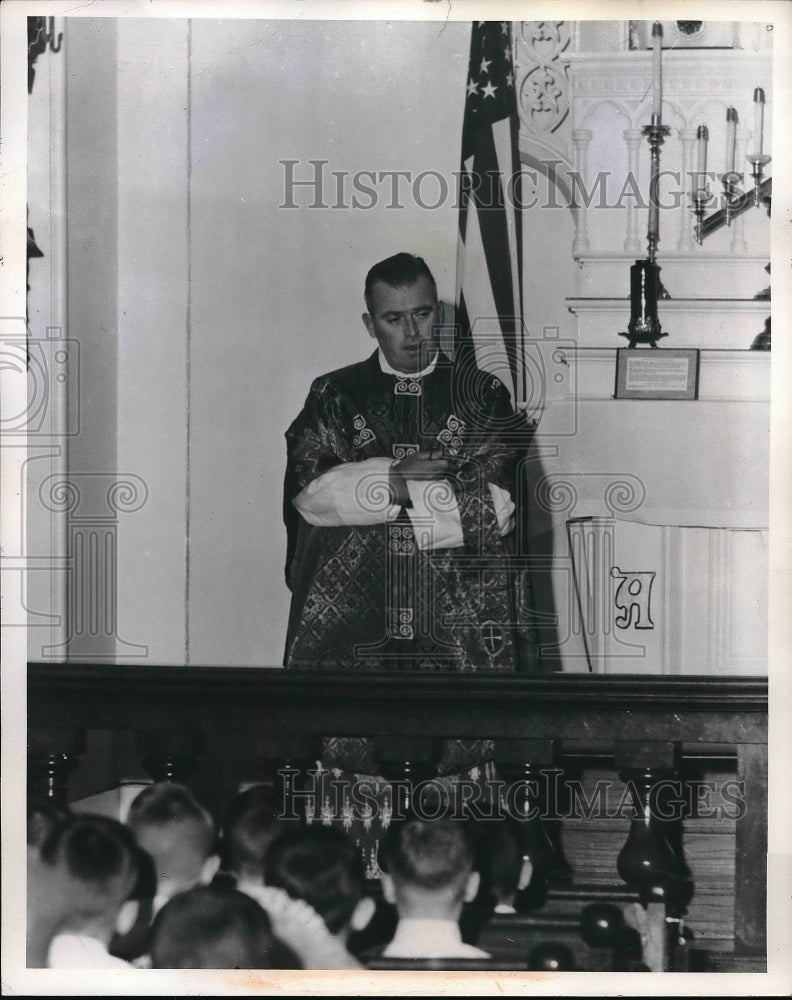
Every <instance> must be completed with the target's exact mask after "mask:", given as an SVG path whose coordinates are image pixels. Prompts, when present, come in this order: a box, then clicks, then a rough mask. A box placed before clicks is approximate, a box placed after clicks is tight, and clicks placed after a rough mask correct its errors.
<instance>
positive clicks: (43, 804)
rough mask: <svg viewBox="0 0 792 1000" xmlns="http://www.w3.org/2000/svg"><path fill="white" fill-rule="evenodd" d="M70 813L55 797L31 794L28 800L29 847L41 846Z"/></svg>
mask: <svg viewBox="0 0 792 1000" xmlns="http://www.w3.org/2000/svg"><path fill="white" fill-rule="evenodd" d="M68 815H69V811H68V809H65V808H64V807H63V806H60V805H58V803H57V802H55V801H54V799H45V798H39V797H38V796H35V795H32V796H30V797H29V798H28V800H27V842H28V847H41V845H42V844H43V843H44V841H45V839H46V837H47V834H48V833H49V832H50V830H52V829H53V827H54V826H56V824H58V823H59V822H60V821H61V820H63V819H65V818H66V817H67V816H68Z"/></svg>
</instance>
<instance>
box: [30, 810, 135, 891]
mask: <svg viewBox="0 0 792 1000" xmlns="http://www.w3.org/2000/svg"><path fill="white" fill-rule="evenodd" d="M41 858H42V860H43V861H46V862H47V863H48V864H50V865H54V864H58V863H61V862H62V863H63V864H65V865H66V868H67V869H68V871H69V873H70V874H71V875H72V876H73V877H74V878H77V879H80V881H83V882H94V883H97V885H101V884H104V883H106V882H108V881H109V880H110V879H113V878H115V877H116V876H118V875H122V874H124V872H128V873H129V875H130V878H131V879H132V880H133V881H134V878H135V876H136V875H137V873H138V871H139V868H140V864H139V858H140V848H139V847H138V845H137V843H136V841H135V838H134V836H133V835H132V833H131V832H130V831H129V830H128V829H127V828H126V827H125V826H124V824H123V823H119V822H118V820H115V819H110V818H109V817H108V816H94V815H88V814H86V815H83V816H68V817H67V818H66V819H64V820H61V822H60V823H58V824H56V825H55V826H54V827H53V828H52V830H51V831H50V832H49V834H48V835H47V837H46V838H45V840H44V843H43V844H42V845H41ZM130 888H131V886H130Z"/></svg>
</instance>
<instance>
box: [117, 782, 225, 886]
mask: <svg viewBox="0 0 792 1000" xmlns="http://www.w3.org/2000/svg"><path fill="white" fill-rule="evenodd" d="M127 825H128V826H129V827H130V829H131V830H132V831H133V832H134V834H135V836H136V837H137V842H138V843H139V844H140V846H141V847H142V848H143V850H144V851H146V852H147V853H148V854H149V855H150V856H151V858H152V859H153V861H154V864H155V867H156V870H157V893H158V894H160V895H164V896H168V897H170V896H173V895H174V894H175V893H177V892H183V891H184V890H185V889H192V888H193V887H194V886H197V885H206V884H208V883H209V882H211V880H212V878H213V877H214V874H215V872H216V871H217V868H218V865H219V863H220V859H219V858H218V857H217V856H216V855H215V854H214V842H215V831H214V823H213V822H212V818H211V816H210V815H209V813H208V812H207V811H206V810H205V809H204V808H203V806H202V805H200V803H198V802H197V801H196V800H195V798H194V797H193V795H192V793H191V792H190V791H189V790H188V789H187V788H185V787H184V785H179V784H177V783H176V782H161V783H158V784H154V785H149V787H148V788H146V789H144V790H143V791H142V792H141V793H140V795H138V796H137V798H136V799H135V800H134V802H133V803H132V805H131V806H130V808H129V815H128V816H127Z"/></svg>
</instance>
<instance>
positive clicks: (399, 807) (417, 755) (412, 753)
mask: <svg viewBox="0 0 792 1000" xmlns="http://www.w3.org/2000/svg"><path fill="white" fill-rule="evenodd" d="M441 753H442V745H441V741H440V740H436V739H430V738H426V737H421V736H388V737H387V738H382V739H379V738H376V737H375V738H374V741H373V754H374V759H375V760H376V761H377V763H378V764H379V771H380V773H381V774H382V776H383V778H387V780H388V781H390V782H391V783H392V785H393V802H392V807H393V817H394V819H399V818H402V817H404V816H408V815H411V814H417V815H418V816H419V817H420V816H426V817H427V818H431V817H434V816H436V815H437V811H436V809H435V807H434V805H433V804H432V803H431V800H429V799H428V798H427V786H425V787H424V788H423V789H422V788H421V787H420V786H421V785H423V784H424V782H428V781H430V780H431V779H432V778H436V777H437V762H438V761H439V760H440V757H441ZM416 792H418V793H419V795H420V793H421V792H423V804H422V801H421V798H420V797H419V795H416ZM397 793H398V799H397V798H396V795H397Z"/></svg>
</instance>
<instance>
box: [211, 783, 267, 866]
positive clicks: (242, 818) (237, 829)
mask: <svg viewBox="0 0 792 1000" xmlns="http://www.w3.org/2000/svg"><path fill="white" fill-rule="evenodd" d="M278 830H279V826H278V808H277V797H276V795H275V793H274V792H273V790H272V789H271V788H269V787H267V786H266V785H254V786H252V787H251V788H248V789H246V790H245V791H244V792H240V793H239V795H237V796H236V797H235V798H234V799H232V800H231V802H230V804H229V806H228V808H227V810H226V814H225V818H224V820H223V838H222V843H223V867H224V869H225V870H226V871H229V872H232V873H233V874H234V875H236V877H237V878H238V879H239V880H240V881H244V882H255V883H258V884H263V882H264V856H265V854H266V853H267V848H268V847H269V845H270V844H271V843H272V841H273V839H274V838H275V836H276V835H277V833H278Z"/></svg>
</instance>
